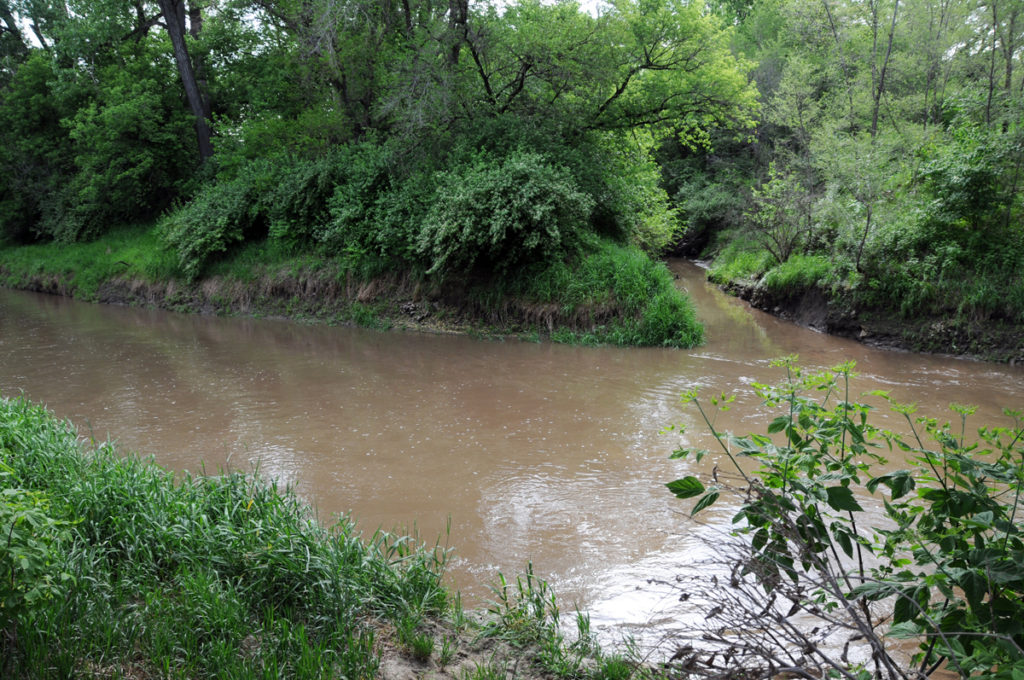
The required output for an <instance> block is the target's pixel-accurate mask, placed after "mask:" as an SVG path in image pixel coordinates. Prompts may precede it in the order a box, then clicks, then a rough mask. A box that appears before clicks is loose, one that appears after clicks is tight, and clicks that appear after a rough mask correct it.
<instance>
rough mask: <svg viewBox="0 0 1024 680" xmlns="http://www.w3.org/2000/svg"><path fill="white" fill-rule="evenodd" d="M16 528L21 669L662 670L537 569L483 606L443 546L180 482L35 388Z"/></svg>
mask: <svg viewBox="0 0 1024 680" xmlns="http://www.w3.org/2000/svg"><path fill="white" fill-rule="evenodd" d="M0 530H2V532H3V535H4V541H3V542H2V543H0V677H4V678H26V679H28V678H51V677H124V678H140V679H142V678H189V679H195V678H227V677H230V678H285V677H287V678H317V679H322V678H345V679H357V678H358V679H363V678H367V679H368V678H374V677H399V676H400V677H407V676H409V675H412V674H413V672H414V671H415V672H416V673H430V674H431V675H432V676H433V677H436V678H438V679H439V680H442V679H451V678H458V679H459V680H485V679H487V678H505V677H509V674H510V673H511V674H512V676H514V677H521V678H540V677H547V678H551V677H554V678H592V679H593V680H601V679H607V680H613V679H615V680H621V679H623V678H626V677H638V678H650V677H652V676H653V674H652V672H651V670H650V669H648V668H644V667H640V666H638V662H637V661H636V660H634V659H627V658H626V657H623V656H622V655H618V654H605V653H602V652H601V650H600V649H599V648H598V647H597V645H596V643H595V642H594V639H593V637H592V636H591V634H590V632H589V622H588V620H587V618H586V616H585V615H582V614H580V615H578V617H577V619H578V621H577V623H578V629H579V635H578V636H577V637H575V638H574V639H570V638H568V637H567V636H565V634H564V633H563V631H562V629H561V628H560V627H559V625H558V622H559V618H558V609H557V606H556V604H555V599H554V596H553V595H552V593H551V591H550V590H549V589H548V588H547V585H546V584H545V583H544V582H543V581H540V580H539V579H537V578H536V577H534V576H533V575H532V571H530V570H529V569H528V571H527V575H526V578H525V580H524V579H519V580H517V581H516V583H513V584H512V585H511V587H509V585H508V584H507V583H506V581H505V580H504V578H502V577H501V576H500V574H499V575H497V577H498V578H499V579H500V583H501V584H502V587H496V590H495V592H496V595H497V597H498V599H497V601H496V602H495V603H494V605H493V606H492V608H491V609H490V615H489V616H487V617H485V618H484V620H482V621H481V620H480V619H479V617H477V616H470V615H467V614H466V613H465V612H463V610H462V609H461V605H460V600H459V598H458V596H457V595H453V594H452V593H450V592H449V591H447V590H446V589H445V588H444V587H443V586H442V584H441V579H442V573H443V568H444V564H445V560H446V556H447V555H446V552H445V551H444V550H441V549H440V548H438V547H436V546H435V547H434V548H431V547H430V546H429V545H428V546H425V547H421V546H420V544H419V543H418V541H417V540H416V539H414V538H410V537H408V536H397V535H393V534H388V533H382V532H377V533H375V534H374V535H373V536H372V537H370V538H369V539H364V538H363V537H362V536H361V535H360V534H359V533H358V532H357V531H356V529H355V528H354V526H353V525H352V524H351V523H350V522H348V521H347V520H342V521H340V522H338V523H337V524H334V525H333V526H330V527H325V526H323V525H322V524H320V523H319V522H318V521H317V520H316V518H315V517H314V516H313V514H312V512H311V510H310V508H309V506H308V505H306V504H305V503H303V502H302V501H300V500H299V499H298V498H297V497H296V496H295V495H294V494H293V493H292V492H291V491H290V490H287V489H280V488H278V487H276V486H275V485H273V484H269V483H267V482H265V481H262V480H260V479H259V478H256V477H253V476H250V475H242V474H226V475H221V476H214V477H194V476H190V475H187V474H186V475H179V476H178V478H177V479H175V475H174V474H172V473H170V472H168V471H166V470H163V469H162V468H159V467H157V466H156V465H155V464H153V463H152V462H147V461H142V460H140V459H138V458H135V457H127V458H122V457H121V455H120V453H119V452H118V451H117V450H116V449H115V448H114V447H113V446H111V445H109V444H103V445H99V446H96V445H95V444H94V443H91V442H89V443H86V442H84V441H82V440H80V439H79V438H78V436H77V434H76V432H75V430H74V429H73V428H71V427H70V426H69V425H67V424H65V423H61V422H59V421H58V420H57V419H56V418H54V417H53V416H52V415H51V414H50V413H49V412H48V411H46V410H45V409H44V408H41V407H39V406H35V405H33V404H31V403H29V402H27V401H26V400H24V399H6V398H0ZM396 669H397V670H396ZM402 669H404V670H402Z"/></svg>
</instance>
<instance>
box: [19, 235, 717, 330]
mask: <svg viewBox="0 0 1024 680" xmlns="http://www.w3.org/2000/svg"><path fill="white" fill-rule="evenodd" d="M162 238H163V236H162V234H161V232H160V228H159V227H158V226H148V227H146V226H143V227H125V228H122V229H118V230H114V231H111V232H109V233H107V234H106V235H104V236H102V237H100V238H98V239H97V240H95V241H91V242H80V243H68V244H60V243H56V242H50V243H41V244H34V245H20V246H3V245H0V284H2V285H5V286H8V287H12V288H27V289H33V290H45V291H48V292H60V293H62V294H66V295H71V296H73V297H76V298H79V299H82V300H87V301H101V302H102V301H106V299H107V297H108V296H109V291H107V292H106V294H105V291H104V288H103V285H104V284H105V283H108V282H111V281H142V282H146V283H150V284H155V286H154V289H155V290H156V292H155V293H154V295H155V296H156V298H157V302H156V304H157V305H158V306H163V307H167V308H169V309H174V310H176V311H183V312H191V311H215V312H217V313H226V314H231V313H235V312H237V311H239V310H240V309H244V310H245V311H246V313H252V314H272V315H284V316H290V317H296V318H307V319H314V318H315V319H321V320H326V321H330V322H338V323H350V324H355V325H359V326H364V327H370V328H376V329H387V328H391V327H395V326H399V327H406V326H409V325H413V326H416V324H415V323H412V324H410V316H409V314H407V313H405V312H403V311H402V310H401V306H402V304H403V303H406V302H408V301H410V300H412V301H417V302H421V303H422V302H424V301H425V302H426V303H429V306H430V308H431V310H430V314H429V318H427V319H426V323H425V324H422V325H425V326H427V327H430V328H444V329H446V330H460V329H461V330H463V331H468V332H470V333H475V334H480V335H483V336H503V335H507V334H512V333H515V334H521V335H522V334H526V335H528V336H530V337H537V338H540V337H545V338H549V339H551V340H553V341H556V342H564V343H570V344H586V345H598V344H613V345H621V346H667V347H683V348H689V347H693V346H694V345H697V344H700V343H701V342H702V341H703V328H702V326H701V325H700V322H699V321H698V320H697V318H696V314H695V312H694V309H693V306H692V304H691V303H690V300H689V299H688V298H687V296H686V294H685V293H683V292H682V291H680V290H679V289H677V288H676V286H675V284H674V281H673V278H672V275H671V274H670V273H669V271H668V269H667V268H666V267H665V265H664V264H663V263H660V262H656V261H654V260H652V259H651V258H650V257H649V256H648V255H647V254H645V253H644V252H642V251H641V250H639V249H638V248H636V247H632V246H623V245H619V244H616V243H614V242H612V241H610V240H606V239H600V238H597V237H590V238H587V239H584V242H583V244H582V245H581V247H580V248H579V250H577V251H575V252H573V253H570V254H568V255H567V256H566V257H564V258H555V259H552V260H545V261H542V262H537V263H534V264H532V265H528V266H523V267H520V268H513V269H510V270H507V271H504V272H501V273H500V274H498V273H492V275H489V276H479V275H478V276H475V277H474V278H473V280H472V281H473V282H472V283H469V282H467V280H466V279H465V278H464V277H462V278H460V277H459V276H455V275H452V274H448V275H444V274H437V275H430V274H428V273H427V272H425V271H423V270H422V268H420V269H416V268H415V267H413V266H411V265H410V266H409V267H400V268H399V269H396V268H395V267H396V266H397V265H396V264H395V262H391V263H388V262H384V261H376V260H373V261H371V260H369V259H367V258H366V257H360V258H355V259H353V258H352V257H350V256H349V255H347V254H344V253H343V254H341V255H338V256H328V255H325V254H322V253H319V252H317V251H315V250H313V251H300V250H297V249H294V248H290V247H288V246H286V245H285V244H282V243H280V242H278V241H275V240H274V239H271V238H267V239H263V240H259V241H250V242H246V243H243V244H240V245H237V246H235V247H233V248H231V249H229V250H228V251H227V253H225V254H224V255H223V256H222V257H220V258H218V259H217V260H215V261H214V262H212V263H211V264H209V265H208V267H207V268H206V271H205V278H203V279H199V280H197V281H196V282H193V283H189V282H188V281H187V278H186V277H185V276H184V274H183V272H182V271H181V269H180V264H179V262H178V257H177V255H176V254H175V253H174V252H173V251H172V250H170V249H168V248H167V246H166V244H164V243H163V241H162ZM212 281H216V282H217V283H216V284H214V285H210V282H212ZM164 284H174V285H173V286H171V287H170V288H169V289H168V287H167V286H166V285H164ZM161 286H163V289H165V290H164V292H162V293H161V292H160V289H161ZM367 291H369V292H367ZM328 292H329V295H328ZM161 295H164V296H166V299H160V296H161ZM328 298H330V299H328ZM113 299H114V300H115V301H118V302H125V301H127V302H131V301H132V298H131V297H127V298H125V297H123V296H122V297H118V296H117V295H114V296H113ZM150 299H151V300H152V299H153V298H152V296H151V297H150ZM240 300H242V301H244V302H239V301H240ZM415 316H421V317H422V316H423V315H422V314H418V313H417V314H416V315H415ZM417 323H418V322H417Z"/></svg>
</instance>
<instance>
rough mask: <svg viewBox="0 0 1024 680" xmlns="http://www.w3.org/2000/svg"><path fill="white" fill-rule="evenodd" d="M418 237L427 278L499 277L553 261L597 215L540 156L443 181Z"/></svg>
mask: <svg viewBox="0 0 1024 680" xmlns="http://www.w3.org/2000/svg"><path fill="white" fill-rule="evenodd" d="M437 186H438V191H437V194H436V197H435V199H434V204H433V205H432V206H431V209H430V211H429V212H428V213H427V215H426V218H425V222H424V224H423V229H422V231H421V232H420V235H419V249H420V252H421V253H423V255H424V256H425V257H426V258H427V259H428V261H429V262H430V268H429V270H428V271H429V273H450V272H456V273H462V272H468V271H471V270H476V271H478V272H486V273H488V274H490V273H496V274H498V275H500V274H502V273H504V272H507V271H510V270H512V269H514V268H517V267H520V266H522V265H526V264H529V263H531V262H536V261H539V260H556V259H559V258H561V257H563V256H564V255H565V253H566V252H567V250H569V249H570V248H571V247H572V246H574V245H575V242H576V240H577V239H578V236H579V232H580V231H582V230H583V229H584V228H585V227H586V225H587V220H588V219H589V217H590V211H591V209H592V208H593V201H592V199H591V198H590V197H589V196H587V195H586V194H584V193H582V192H581V191H580V190H579V188H578V187H577V185H576V183H575V181H574V180H573V178H572V176H571V175H570V174H569V172H568V171H567V170H565V168H563V167H561V166H557V165H554V164H552V163H550V162H549V161H548V160H546V159H545V158H544V157H543V156H540V155H538V154H534V153H529V152H514V153H512V154H510V155H508V156H506V157H493V156H482V157H480V158H479V159H477V160H476V161H475V162H473V163H472V164H469V165H466V166H464V167H460V168H456V169H454V170H451V171H448V172H445V173H442V174H441V177H440V179H439V180H438V182H437Z"/></svg>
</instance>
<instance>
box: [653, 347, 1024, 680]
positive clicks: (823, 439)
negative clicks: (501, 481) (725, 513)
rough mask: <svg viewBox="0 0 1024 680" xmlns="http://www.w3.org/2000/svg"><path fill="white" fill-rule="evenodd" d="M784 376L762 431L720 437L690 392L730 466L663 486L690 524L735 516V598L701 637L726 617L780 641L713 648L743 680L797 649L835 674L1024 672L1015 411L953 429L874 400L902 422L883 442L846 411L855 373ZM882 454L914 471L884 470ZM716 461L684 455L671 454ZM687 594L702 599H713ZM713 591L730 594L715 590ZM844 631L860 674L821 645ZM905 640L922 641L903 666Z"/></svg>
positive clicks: (967, 411) (790, 362) (1022, 429)
mask: <svg viewBox="0 0 1024 680" xmlns="http://www.w3.org/2000/svg"><path fill="white" fill-rule="evenodd" d="M776 365H782V366H784V367H785V369H786V379H785V380H784V381H783V382H782V383H780V384H778V385H774V386H773V385H764V384H755V386H754V389H755V391H756V392H757V394H758V396H759V397H761V398H762V399H763V401H764V403H765V405H766V406H767V407H768V408H771V409H774V410H776V412H777V415H776V417H775V418H774V419H773V420H772V421H771V422H770V423H769V424H768V426H767V434H751V435H748V436H745V437H739V436H735V435H733V434H731V433H724V432H719V431H717V430H715V428H714V425H713V422H714V420H715V414H714V413H713V412H708V411H706V410H705V406H704V405H703V404H702V403H701V402H700V401H698V400H697V395H696V392H695V391H694V392H691V393H689V394H687V395H685V396H684V401H685V402H687V403H692V404H694V405H696V408H697V409H698V411H699V413H700V416H701V418H702V419H703V421H704V423H705V425H707V427H708V428H709V429H710V430H711V434H712V435H713V437H714V439H715V440H716V441H717V443H718V444H719V445H720V448H721V449H722V451H723V452H724V453H725V455H726V457H727V459H728V461H729V463H730V467H731V469H730V470H729V471H726V470H725V469H722V470H718V468H717V466H716V470H715V474H714V475H713V476H712V477H713V479H711V480H710V483H709V484H708V485H707V486H705V483H704V482H703V481H701V480H700V479H698V478H697V477H695V476H687V477H684V478H682V479H678V480H675V481H673V482H670V483H669V484H668V487H669V489H670V491H671V492H672V493H673V494H674V495H675V496H677V497H679V498H697V499H698V500H697V501H696V504H695V505H694V508H693V514H696V513H698V512H700V511H702V510H704V509H705V508H708V507H709V506H711V505H713V504H714V503H716V502H717V501H718V500H719V498H720V497H721V496H723V495H727V496H728V497H730V498H731V499H732V500H733V501H734V502H735V503H736V505H738V507H739V511H738V512H735V513H732V512H730V514H733V515H734V516H733V522H734V524H735V527H736V528H735V533H734V534H733V537H734V538H735V539H736V540H735V541H733V542H729V541H728V539H726V540H724V541H720V543H719V547H720V549H721V550H722V553H721V554H723V555H728V556H729V557H726V558H723V559H725V560H726V561H727V562H729V563H730V564H729V567H730V568H731V570H732V571H731V573H732V578H731V583H730V592H731V593H732V594H731V595H730V596H729V597H728V598H714V597H713V598H712V599H711V600H710V602H711V604H709V605H708V608H710V607H711V606H712V604H716V603H717V604H718V606H717V608H716V609H715V610H714V611H713V613H711V614H709V615H708V621H709V622H708V624H707V625H708V626H718V625H719V624H718V623H711V619H712V618H714V617H721V618H719V619H715V620H727V621H730V623H731V624H732V625H736V626H737V627H738V628H739V629H743V628H744V627H745V626H747V625H757V626H770V627H771V628H772V629H773V630H774V631H775V635H774V636H773V637H772V638H771V640H772V642H771V644H764V640H766V639H767V638H759V637H758V636H754V637H753V638H744V637H743V636H739V637H737V638H735V639H733V638H731V637H730V638H722V637H717V638H716V637H715V636H712V637H710V638H709V637H705V638H704V639H705V640H708V639H711V640H715V639H718V640H720V641H723V642H725V643H726V644H735V645H736V646H735V647H734V648H733V651H732V652H731V655H732V657H733V658H735V659H737V660H738V661H737V662H736V663H737V664H738V665H739V668H736V670H742V671H743V672H749V671H750V670H751V669H752V668H756V667H759V665H762V664H763V665H766V666H768V667H771V664H772V663H774V662H775V660H777V659H778V658H779V657H778V656H775V655H776V654H778V653H781V654H785V653H786V652H785V651H784V650H785V648H786V645H787V644H789V643H795V644H797V645H798V647H799V648H800V649H802V650H803V652H804V653H805V654H806V655H807V657H806V659H805V660H804V661H803V662H802V663H803V666H804V667H831V668H834V669H836V671H839V673H837V675H836V677H848V678H857V677H867V675H869V674H878V675H879V676H881V677H907V676H909V675H911V674H921V673H923V674H924V675H928V674H930V673H931V672H934V671H935V670H936V669H938V668H940V667H942V666H946V667H947V668H949V669H950V670H952V671H955V672H957V673H959V674H960V675H961V676H962V677H987V678H1000V679H1003V678H1012V677H1013V676H1015V675H1020V674H1021V673H1022V672H1024V632H1022V626H1021V621H1022V618H1024V600H1022V599H1021V596H1020V595H1021V592H1022V590H1024V540H1022V534H1021V522H1020V505H1021V500H1022V493H1021V492H1022V491H1024V489H1022V484H1024V420H1022V418H1021V413H1020V412H1019V411H1017V412H1012V411H1007V412H1006V415H1007V416H1008V419H1007V425H1006V426H1003V427H981V428H978V429H977V430H973V431H972V430H969V429H968V427H967V420H968V418H969V416H970V415H971V414H972V413H973V411H974V409H973V408H970V407H965V406H958V405H956V404H953V405H951V411H952V412H953V419H952V421H945V422H943V421H941V420H938V419H936V418H931V417H919V416H916V415H915V407H914V406H912V405H905V404H898V403H895V402H892V401H891V400H889V399H888V396H887V395H886V394H885V393H884V392H878V393H875V394H874V396H876V397H883V398H885V399H887V400H889V401H890V403H891V405H892V408H893V410H894V411H895V412H896V413H897V414H899V415H900V416H902V417H903V419H904V420H905V422H904V423H903V426H904V427H903V429H904V431H905V432H906V434H903V433H899V432H893V431H887V430H882V429H879V428H878V427H877V425H876V424H875V423H874V422H872V421H873V417H872V416H871V414H872V412H873V410H874V409H873V408H872V407H871V406H870V405H868V404H864V403H854V402H852V401H850V390H851V384H850V381H851V378H852V375H853V373H852V370H853V364H852V362H850V363H847V364H843V365H841V366H837V367H835V368H834V369H832V371H827V372H824V373H820V374H804V373H803V372H802V371H801V370H800V368H799V367H798V366H796V365H795V360H794V359H793V358H787V359H785V360H782V361H781V362H777V363H776ZM731 401H732V397H725V396H724V395H723V397H722V398H720V399H712V404H713V405H714V406H715V407H717V408H719V409H728V408H729V404H730V402H731ZM883 446H884V447H885V448H887V449H888V450H890V451H892V452H893V453H895V454H896V455H897V456H899V458H900V460H903V461H905V462H902V463H890V462H889V461H887V460H886V459H885V458H884V457H883V456H882V455H881V450H880V449H881V448H882V447H883ZM707 453H708V452H707V451H702V450H696V449H688V448H683V449H680V450H677V451H675V452H674V453H673V454H672V457H673V458H684V457H689V456H693V457H695V458H697V459H698V460H699V459H700V458H702V457H703V456H704V455H706V454H707ZM741 458H742V459H747V461H746V462H743V461H741V460H740V459H741ZM877 494H881V496H882V497H881V498H878V497H877ZM712 571H714V569H712ZM726 573H728V572H726ZM688 587H689V588H690V589H691V592H692V591H694V590H696V591H697V592H695V593H694V600H699V599H700V598H701V597H702V596H703V595H702V593H703V591H701V590H699V589H698V588H699V587H698V586H695V585H694V584H690V585H689V586H688ZM709 587H710V590H709V591H707V592H710V593H716V592H720V589H719V588H718V587H717V582H714V583H711V584H709ZM776 602H784V603H785V604H784V606H781V607H778V606H775V603H776ZM787 611H788V613H787ZM796 612H800V613H801V617H804V618H803V619H802V620H801V619H800V617H793V615H794V614H795V613H796ZM791 617H792V618H791ZM819 624H820V625H819ZM825 624H827V625H825ZM814 626H817V627H814ZM812 627H813V629H812ZM822 630H828V631H830V632H829V633H822V632H821V631H822ZM838 630H845V631H847V634H849V635H850V636H851V637H850V642H854V641H856V640H860V641H861V644H863V645H865V646H866V648H867V649H866V650H865V652H869V653H867V654H865V659H867V660H866V661H865V662H864V664H863V665H861V666H859V667H858V665H856V664H854V663H851V661H849V660H848V657H847V651H846V650H845V649H844V650H843V651H842V652H841V653H840V652H839V650H838V648H837V647H835V646H830V645H828V644H821V642H822V637H821V636H822V635H833V634H834V631H838ZM854 631H855V632H856V633H857V634H856V635H854V634H853V632H854ZM908 639H910V640H915V641H917V642H918V643H919V647H918V649H919V652H918V654H916V655H915V656H914V657H913V658H912V659H910V660H909V661H908V660H907V659H906V658H905V655H904V653H903V652H904V650H905V649H906V647H905V645H906V642H905V641H906V640H908ZM848 646H849V643H848ZM715 651H716V650H715V649H714V648H711V649H708V650H707V652H708V653H709V654H713V653H714V652H715ZM926 671H927V672H926ZM726 672H727V673H728V672H729V670H728V669H726Z"/></svg>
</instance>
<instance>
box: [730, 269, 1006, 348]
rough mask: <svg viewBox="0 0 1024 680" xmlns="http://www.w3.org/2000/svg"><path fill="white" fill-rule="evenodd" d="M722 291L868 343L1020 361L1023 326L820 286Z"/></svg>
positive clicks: (743, 285)
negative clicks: (893, 305)
mask: <svg viewBox="0 0 1024 680" xmlns="http://www.w3.org/2000/svg"><path fill="white" fill-rule="evenodd" d="M720 287H721V289H722V290H724V291H725V292H727V293H729V294H731V295H735V296H737V297H739V298H741V299H743V300H746V301H747V302H749V303H750V304H751V306H752V307H754V308H756V309H760V310H763V311H765V312H768V313H769V314H773V315H775V316H778V317H779V318H782V319H786V320H788V321H793V322H794V323H797V324H800V325H801V326H806V327H808V328H813V329H814V330H817V331H821V332H823V333H830V334H832V335H838V336H840V337H845V338H852V339H854V340H858V341H860V342H863V343H864V344H866V345H870V346H872V347H881V348H885V349H902V350H909V351H913V352H929V353H933V354H951V355H956V356H961V357H969V358H975V359H982V360H985V361H995V362H1001V363H1009V364H1010V365H1016V364H1019V363H1022V362H1024V326H1022V325H1020V324H1013V323H1009V322H1006V321H1000V320H992V319H978V320H969V319H959V318H950V317H928V316H923V317H915V318H910V319H908V318H904V317H902V316H900V315H899V314H897V313H894V312H892V311H889V310H883V309H877V308H860V307H858V306H857V305H856V304H855V303H854V302H852V301H851V300H849V299H845V298H842V297H838V298H837V297H836V296H834V295H832V294H831V292H830V291H826V290H823V289H821V288H819V287H814V288H809V289H806V290H802V291H797V292H788V293H785V294H778V293H774V292H773V291H770V290H768V289H767V288H765V287H764V286H762V285H760V284H759V283H758V282H755V281H730V282H729V283H726V284H723V285H721V286H720Z"/></svg>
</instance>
